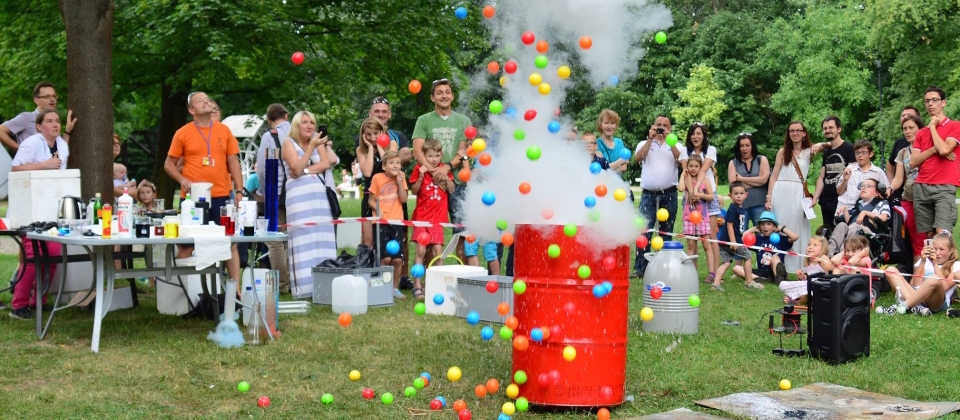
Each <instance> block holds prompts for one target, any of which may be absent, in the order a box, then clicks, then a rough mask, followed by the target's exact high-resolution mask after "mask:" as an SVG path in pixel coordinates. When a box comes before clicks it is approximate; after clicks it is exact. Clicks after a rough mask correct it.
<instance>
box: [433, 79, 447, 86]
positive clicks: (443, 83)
mask: <svg viewBox="0 0 960 420" xmlns="http://www.w3.org/2000/svg"><path fill="white" fill-rule="evenodd" d="M448 84H450V81H449V80H447V79H446V78H443V79H437V80H434V81H433V85H432V87H437V85H448Z"/></svg>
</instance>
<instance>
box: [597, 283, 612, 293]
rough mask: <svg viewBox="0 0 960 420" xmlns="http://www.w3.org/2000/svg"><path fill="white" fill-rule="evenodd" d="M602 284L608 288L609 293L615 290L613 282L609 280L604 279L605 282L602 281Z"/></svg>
mask: <svg viewBox="0 0 960 420" xmlns="http://www.w3.org/2000/svg"><path fill="white" fill-rule="evenodd" d="M600 285H602V286H603V288H604V289H607V294H609V293H610V292H612V291H613V283H610V282H609V281H604V282H603V283H600Z"/></svg>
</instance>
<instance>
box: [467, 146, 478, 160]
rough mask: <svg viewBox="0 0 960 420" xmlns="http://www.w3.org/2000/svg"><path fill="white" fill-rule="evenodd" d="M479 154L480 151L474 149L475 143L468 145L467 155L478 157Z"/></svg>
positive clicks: (471, 157)
mask: <svg viewBox="0 0 960 420" xmlns="http://www.w3.org/2000/svg"><path fill="white" fill-rule="evenodd" d="M478 154H479V152H477V151H476V150H473V145H470V146H467V157H468V158H470V159H473V158H475V157H477V155H478Z"/></svg>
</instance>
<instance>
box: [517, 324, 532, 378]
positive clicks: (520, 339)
mask: <svg viewBox="0 0 960 420" xmlns="http://www.w3.org/2000/svg"><path fill="white" fill-rule="evenodd" d="M529 347H530V340H529V339H528V338H527V337H524V336H522V335H518V336H516V337H513V348H514V350H517V351H527V348H529ZM517 383H522V382H517Z"/></svg>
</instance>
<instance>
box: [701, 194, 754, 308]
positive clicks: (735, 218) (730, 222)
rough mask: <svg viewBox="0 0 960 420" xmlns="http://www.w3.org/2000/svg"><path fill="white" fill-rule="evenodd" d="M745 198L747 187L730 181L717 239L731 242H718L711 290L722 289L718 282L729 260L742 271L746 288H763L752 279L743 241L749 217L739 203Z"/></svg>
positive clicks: (748, 252)
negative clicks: (718, 259) (721, 226)
mask: <svg viewBox="0 0 960 420" xmlns="http://www.w3.org/2000/svg"><path fill="white" fill-rule="evenodd" d="M746 198H747V188H746V186H744V184H743V183H742V182H740V181H734V182H731V183H730V207H728V208H727V215H726V217H725V219H724V220H726V225H725V226H724V227H723V229H720V235H719V236H720V237H719V240H720V241H721V242H730V243H731V244H725V243H721V244H720V266H719V267H717V275H716V277H714V279H713V286H711V288H712V289H713V290H719V291H722V290H723V286H721V285H720V282H721V281H723V274H724V272H726V271H727V268H728V267H730V262H731V261H736V262H737V263H738V264H737V265H740V266H741V267H742V268H741V269H742V270H743V273H744V278H745V279H746V282H744V284H743V285H744V286H745V287H746V288H747V289H763V285H762V284H760V283H757V282H755V281H753V268H752V264H751V262H750V250H749V249H747V248H746V247H745V246H743V245H740V244H742V243H743V232H744V231H746V230H747V223H748V222H749V220H750V219H749V218H748V217H747V212H746V211H744V210H743V207H741V204H743V200H745V199H746Z"/></svg>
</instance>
